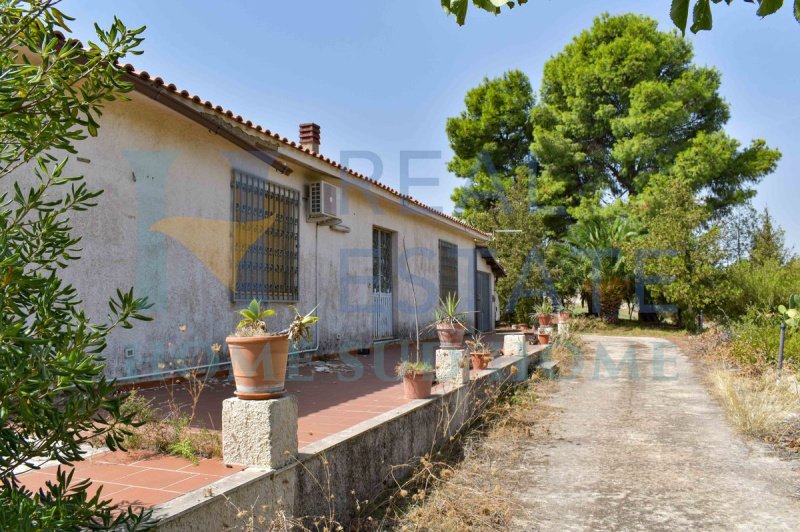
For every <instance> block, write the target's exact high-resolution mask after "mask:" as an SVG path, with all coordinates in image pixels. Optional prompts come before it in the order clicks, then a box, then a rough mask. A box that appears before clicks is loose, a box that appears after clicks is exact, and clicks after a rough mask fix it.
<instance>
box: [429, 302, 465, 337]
mask: <svg viewBox="0 0 800 532" xmlns="http://www.w3.org/2000/svg"><path fill="white" fill-rule="evenodd" d="M460 304H461V299H460V298H459V297H457V296H454V295H453V294H447V297H446V298H445V299H440V300H439V306H438V307H437V308H436V310H435V311H434V312H433V317H434V323H433V326H434V327H435V328H436V334H437V335H438V336H439V343H440V344H441V347H454V348H459V347H461V346H462V345H463V344H464V331H465V330H466V326H465V325H464V322H463V320H464V317H465V316H466V315H467V314H466V312H459V310H458V306H459V305H460Z"/></svg>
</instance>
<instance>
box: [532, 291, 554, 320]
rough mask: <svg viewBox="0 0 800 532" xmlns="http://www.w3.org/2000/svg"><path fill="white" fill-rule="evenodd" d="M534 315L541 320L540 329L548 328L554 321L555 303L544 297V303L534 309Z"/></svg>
mask: <svg viewBox="0 0 800 532" xmlns="http://www.w3.org/2000/svg"><path fill="white" fill-rule="evenodd" d="M534 310H535V311H534V314H533V316H532V317H535V318H536V319H538V320H539V326H540V327H548V326H549V325H550V323H552V320H553V310H554V309H553V303H552V302H551V301H550V299H549V298H547V297H543V298H542V302H541V303H539V304H538V305H536V307H535V309H534Z"/></svg>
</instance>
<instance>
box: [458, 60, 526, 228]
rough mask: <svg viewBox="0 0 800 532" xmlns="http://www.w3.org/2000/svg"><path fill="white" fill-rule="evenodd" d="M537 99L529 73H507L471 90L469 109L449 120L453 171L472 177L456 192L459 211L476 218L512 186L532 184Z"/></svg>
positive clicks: (493, 204)
mask: <svg viewBox="0 0 800 532" xmlns="http://www.w3.org/2000/svg"><path fill="white" fill-rule="evenodd" d="M534 103H535V97H534V93H533V89H532V88H531V83H530V80H529V79H528V76H526V75H525V74H523V73H522V72H520V71H518V70H512V71H509V72H506V73H505V74H503V75H502V76H500V77H498V78H494V79H488V78H485V79H484V80H483V82H482V83H481V84H480V85H478V86H477V87H475V88H474V89H471V90H470V91H469V92H467V95H466V97H465V98H464V106H465V109H464V111H462V112H461V114H459V116H456V117H452V118H448V119H447V126H446V130H447V138H448V139H449V140H450V147H451V148H452V149H453V153H454V156H453V159H452V160H450V162H449V163H448V165H447V168H448V170H450V171H451V172H452V173H454V174H455V175H457V176H458V177H462V178H465V179H468V180H469V182H468V184H466V185H465V186H463V187H459V188H457V189H456V190H455V192H454V193H453V201H454V202H455V205H456V212H457V213H458V214H459V215H460V216H462V217H463V218H465V219H467V220H469V221H472V222H475V221H476V219H477V218H478V217H477V216H476V215H478V214H479V213H482V212H485V211H486V210H487V209H491V208H492V207H494V206H496V205H497V203H498V202H499V201H501V200H502V197H503V195H504V194H505V192H506V189H507V188H508V187H510V186H515V183H516V182H518V181H521V182H524V183H525V184H527V182H528V179H529V177H530V173H531V172H530V171H529V169H530V168H531V167H532V166H533V164H534V161H533V158H532V156H531V151H530V146H531V142H532V140H533V138H532V132H533V126H532V124H531V109H532V108H533V105H534Z"/></svg>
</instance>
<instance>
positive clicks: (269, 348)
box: [225, 299, 319, 399]
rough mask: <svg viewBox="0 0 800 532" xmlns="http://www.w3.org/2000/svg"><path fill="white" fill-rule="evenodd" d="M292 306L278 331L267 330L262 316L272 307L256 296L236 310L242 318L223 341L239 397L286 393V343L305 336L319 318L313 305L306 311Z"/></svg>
mask: <svg viewBox="0 0 800 532" xmlns="http://www.w3.org/2000/svg"><path fill="white" fill-rule="evenodd" d="M292 310H293V311H294V313H295V317H294V319H293V320H292V322H291V324H290V325H289V327H288V328H287V329H284V330H282V331H280V332H270V331H269V329H268V328H267V324H266V321H265V320H266V318H268V317H269V316H272V315H274V314H275V311H274V310H272V309H262V308H261V303H260V302H259V301H258V300H257V299H254V300H252V301H251V302H250V305H249V306H248V307H247V308H245V309H242V310H240V311H239V314H240V315H241V316H242V319H241V321H240V322H239V324H238V325H237V326H236V330H235V331H234V332H233V334H232V335H231V336H228V337H227V338H226V339H225V342H226V343H227V344H228V350H229V351H230V354H231V365H232V367H233V377H234V380H235V381H236V392H235V393H236V395H237V396H238V397H239V398H240V399H274V398H276V397H281V396H282V395H284V394H285V393H286V388H285V385H286V367H287V364H288V361H289V343H290V342H291V343H293V344H296V343H297V342H299V341H300V340H302V339H303V338H306V337H307V336H308V334H309V333H310V332H311V325H313V324H314V323H316V322H317V320H318V319H319V318H318V317H316V316H313V315H312V314H314V312H315V311H316V309H314V310H312V311H311V312H309V313H308V314H305V315H302V314H300V313H299V312H298V311H297V309H296V308H295V307H292Z"/></svg>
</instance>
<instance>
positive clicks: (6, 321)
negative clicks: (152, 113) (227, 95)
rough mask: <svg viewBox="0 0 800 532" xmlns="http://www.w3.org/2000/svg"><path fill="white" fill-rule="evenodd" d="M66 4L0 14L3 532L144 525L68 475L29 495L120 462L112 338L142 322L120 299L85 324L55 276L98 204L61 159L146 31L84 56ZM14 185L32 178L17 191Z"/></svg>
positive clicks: (0, 5) (114, 34) (6, 1)
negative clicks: (106, 460) (107, 371)
mask: <svg viewBox="0 0 800 532" xmlns="http://www.w3.org/2000/svg"><path fill="white" fill-rule="evenodd" d="M57 4H58V0H31V1H29V2H23V1H19V0H1V1H0V29H2V31H0V73H2V83H0V243H1V244H2V245H0V307H2V315H0V485H1V486H2V489H0V530H77V529H85V528H101V529H105V528H119V527H127V528H136V527H138V526H141V525H142V520H143V514H142V513H141V512H139V513H134V512H132V511H130V510H127V511H125V510H124V509H121V508H117V507H115V506H114V505H112V504H111V503H110V502H109V501H108V500H107V499H106V498H104V497H103V494H102V492H101V491H97V490H95V489H94V488H91V487H90V486H89V482H88V481H86V480H82V481H77V480H74V479H73V477H72V474H71V473H70V472H69V469H65V470H59V474H58V475H57V478H55V479H54V480H53V481H51V482H48V483H47V485H45V486H43V487H41V488H38V489H36V490H35V491H34V490H30V489H28V488H26V487H25V486H24V482H23V481H24V479H21V478H20V476H19V475H20V473H21V472H23V471H24V470H25V469H30V468H33V469H35V468H37V467H39V465H40V464H41V463H42V462H44V461H56V462H58V463H61V464H66V465H67V466H68V465H69V464H71V463H73V462H75V461H79V460H82V459H83V455H84V453H85V445H86V444H87V443H88V442H90V441H93V440H94V441H96V440H98V439H99V440H101V441H105V443H106V445H107V446H108V447H109V448H111V449H114V448H116V447H117V446H118V445H119V443H120V441H121V439H122V437H123V436H124V435H125V434H126V433H127V432H126V430H127V429H126V427H127V426H129V425H130V423H131V422H132V418H131V416H128V415H125V414H123V413H121V411H120V406H121V401H122V400H123V398H124V394H122V393H120V392H119V391H117V390H116V388H115V386H114V384H113V382H110V381H109V380H107V379H106V377H105V376H104V375H103V369H104V359H103V356H102V353H103V350H104V348H105V345H106V338H107V336H108V334H109V333H110V332H111V330H112V329H114V328H115V327H130V326H131V322H132V321H133V320H136V319H146V318H145V316H142V315H141V314H140V313H141V311H142V310H143V309H144V308H146V307H147V303H146V301H145V300H142V299H136V298H134V296H133V294H132V292H120V291H118V292H117V295H116V297H114V298H113V299H112V300H110V302H109V310H110V313H109V316H108V319H107V321H104V322H101V323H94V322H91V321H90V320H89V319H88V318H87V316H86V315H85V314H84V313H83V311H82V310H81V307H80V296H79V294H78V293H77V292H76V290H75V289H74V288H73V287H72V286H70V285H69V284H66V283H64V282H63V281H62V280H61V275H62V274H63V271H64V270H65V269H68V268H69V267H70V264H71V263H73V262H74V261H76V260H78V257H79V253H80V237H79V236H77V235H75V234H74V232H73V231H72V228H71V226H70V220H71V218H72V217H74V216H75V215H76V214H77V213H79V212H81V211H85V210H87V209H91V208H92V207H94V206H95V205H96V202H97V198H98V196H99V195H100V191H96V190H90V189H89V188H88V187H87V185H86V183H85V182H84V181H83V179H82V178H81V177H79V176H73V175H69V174H68V173H67V171H66V170H65V164H66V158H64V152H75V142H76V141H79V140H81V139H83V138H85V137H86V136H87V135H95V134H96V132H97V127H98V125H97V117H98V115H99V114H100V110H101V107H102V106H103V105H104V104H105V103H107V102H109V101H112V100H114V99H116V98H118V97H119V95H120V93H121V92H124V91H126V90H129V89H130V88H131V86H130V85H129V84H127V83H125V82H124V80H123V74H122V71H121V69H119V68H118V67H117V66H116V63H117V61H118V60H120V59H121V58H123V57H124V56H125V55H126V54H129V53H136V52H137V47H138V46H139V44H140V43H141V41H142V39H141V37H140V36H139V34H140V33H141V31H142V30H143V28H142V29H136V30H130V29H128V28H126V27H125V26H124V25H123V24H122V22H121V21H119V20H116V19H115V20H114V22H113V24H112V25H111V27H110V28H109V29H108V30H103V29H101V28H100V27H97V39H96V42H89V43H87V46H86V47H85V48H84V47H82V46H81V44H80V43H79V42H78V41H75V40H71V39H67V38H64V36H63V34H62V33H61V32H63V33H66V34H69V28H68V27H67V21H68V20H70V19H69V18H68V17H67V16H66V15H64V14H63V13H61V12H60V11H59V10H58V9H57V8H56V5H57ZM14 170H16V172H15V173H14V174H13V176H20V175H22V174H29V175H28V176H26V177H24V178H23V179H21V180H20V181H24V185H23V184H21V182H13V181H11V180H12V179H13V177H12V176H10V175H9V174H10V173H11V172H12V171H14Z"/></svg>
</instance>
